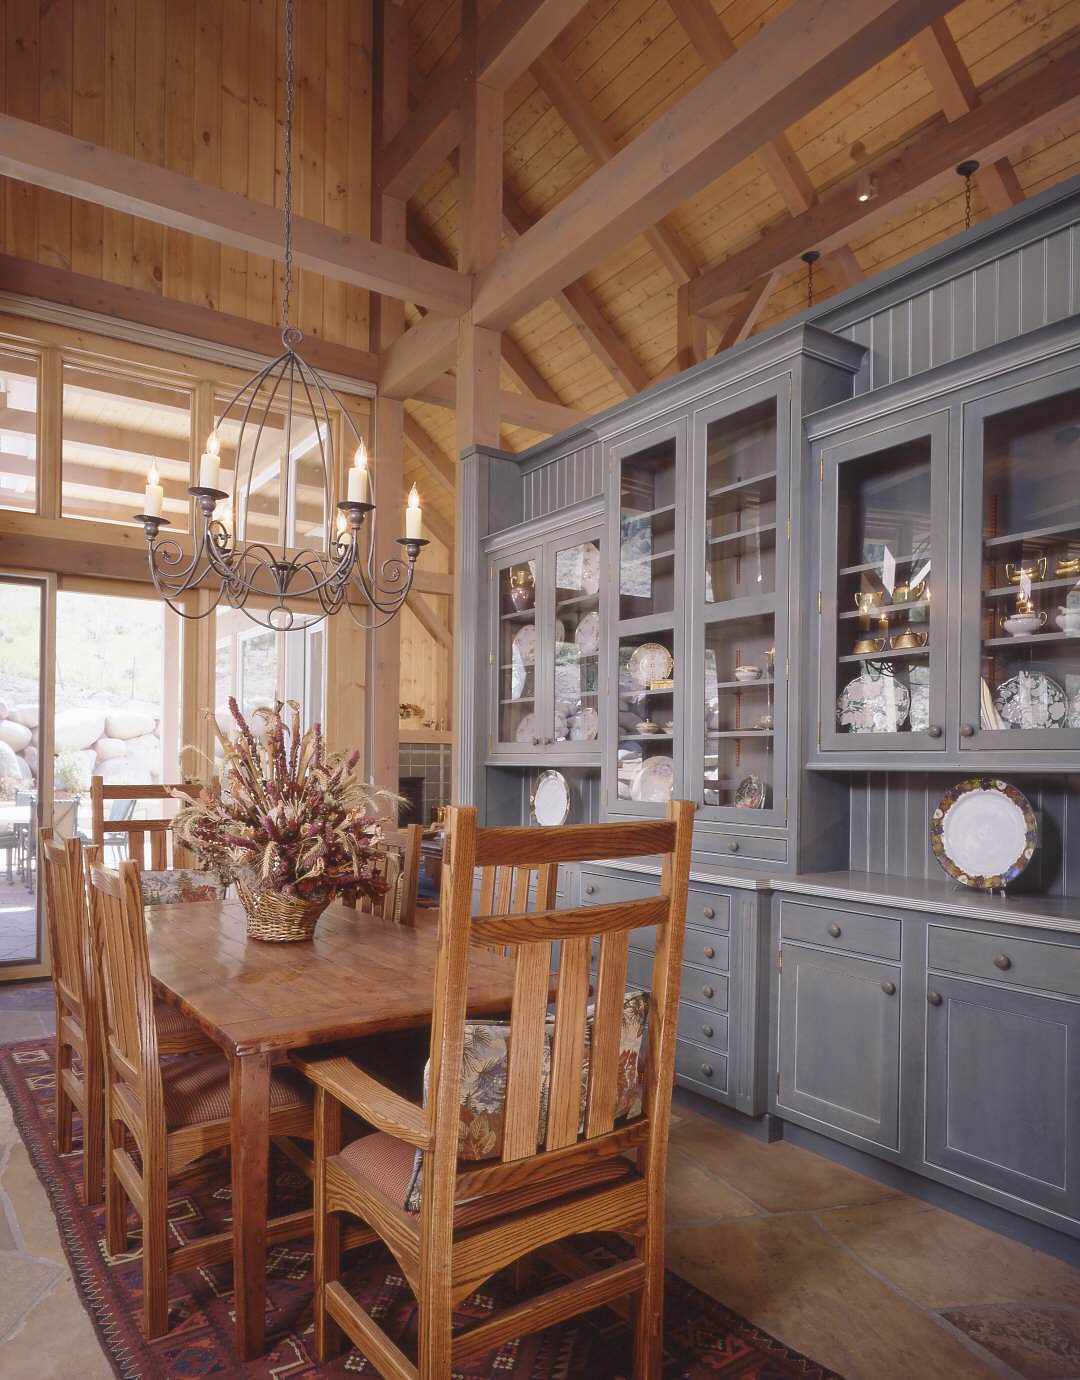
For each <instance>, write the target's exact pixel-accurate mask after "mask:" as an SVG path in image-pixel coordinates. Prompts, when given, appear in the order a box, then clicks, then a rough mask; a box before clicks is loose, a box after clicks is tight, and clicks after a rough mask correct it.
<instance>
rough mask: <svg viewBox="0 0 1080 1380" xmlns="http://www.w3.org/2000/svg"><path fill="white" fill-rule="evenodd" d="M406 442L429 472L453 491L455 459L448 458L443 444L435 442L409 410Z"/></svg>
mask: <svg viewBox="0 0 1080 1380" xmlns="http://www.w3.org/2000/svg"><path fill="white" fill-rule="evenodd" d="M405 444H406V445H407V446H408V447H409V449H410V450H411V451H412V453H413V454H414V455H415V456H416V458H417V459H418V460H419V461H420V462H421V464H422V465H423V466H424V468H425V469H426V470H427V472H428V473H429V474H430V475H432V476H433V478H435V479H437V480H438V481H439V483H440V484H443V485H445V486H446V488H448V489H449V490H450V492H451V493H453V492H454V485H455V483H456V481H457V473H456V467H455V465H454V463H453V461H452V460H450V459H449V458H448V456H447V455H446V454H445V453H444V451H443V450H442V447H441V446H437V445H436V444H435V442H434V441H433V440H432V439H431V437H430V436H429V435H428V434H427V432H426V431H425V430H424V428H423V427H422V426H421V425H420V423H419V422H418V421H417V420H416V418H415V417H410V416H409V414H408V413H407V412H406V413H405Z"/></svg>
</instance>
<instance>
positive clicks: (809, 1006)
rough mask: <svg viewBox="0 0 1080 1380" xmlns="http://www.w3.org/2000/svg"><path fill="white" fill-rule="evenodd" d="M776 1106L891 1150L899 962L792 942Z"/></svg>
mask: <svg viewBox="0 0 1080 1380" xmlns="http://www.w3.org/2000/svg"><path fill="white" fill-rule="evenodd" d="M782 955H783V958H782V964H781V969H780V1038H779V1050H778V1060H779V1080H778V1086H777V1094H776V1101H777V1106H778V1111H779V1112H780V1114H781V1115H783V1114H784V1113H785V1112H786V1111H791V1112H794V1113H797V1114H799V1116H798V1119H799V1120H802V1121H804V1122H805V1123H806V1124H811V1125H812V1124H813V1123H815V1122H817V1123H824V1124H825V1125H828V1126H832V1127H835V1128H836V1129H837V1130H839V1131H846V1132H848V1133H849V1134H851V1135H853V1136H858V1137H860V1138H861V1139H863V1140H867V1141H873V1142H874V1144H876V1145H881V1146H884V1147H885V1148H887V1149H890V1150H896V1149H897V1148H898V1133H899V1122H900V1105H899V1104H900V967H899V965H898V964H895V963H884V962H880V961H878V960H876V959H870V958H856V957H855V956H854V955H851V954H840V953H831V952H824V951H822V950H819V949H811V948H805V947H804V946H803V945H801V944H791V943H786V944H784V945H783V947H782Z"/></svg>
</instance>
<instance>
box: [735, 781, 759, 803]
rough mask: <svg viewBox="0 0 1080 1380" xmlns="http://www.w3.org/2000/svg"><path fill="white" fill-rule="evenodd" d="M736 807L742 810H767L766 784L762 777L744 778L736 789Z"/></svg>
mask: <svg viewBox="0 0 1080 1380" xmlns="http://www.w3.org/2000/svg"><path fill="white" fill-rule="evenodd" d="M735 805H736V808H737V809H740V810H763V809H764V808H765V783H764V781H762V779H761V777H760V776H754V775H750V776H744V777H743V779H742V780H741V781H740V782H739V784H738V785H737V786H736V787H735Z"/></svg>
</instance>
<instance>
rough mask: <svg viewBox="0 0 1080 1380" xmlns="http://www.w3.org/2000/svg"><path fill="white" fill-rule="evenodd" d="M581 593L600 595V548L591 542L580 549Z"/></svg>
mask: <svg viewBox="0 0 1080 1380" xmlns="http://www.w3.org/2000/svg"><path fill="white" fill-rule="evenodd" d="M581 592H582V594H599V593H600V548H599V547H598V546H594V545H593V543H592V542H591V541H590V542H586V543H585V545H584V546H583V547H582V548H581Z"/></svg>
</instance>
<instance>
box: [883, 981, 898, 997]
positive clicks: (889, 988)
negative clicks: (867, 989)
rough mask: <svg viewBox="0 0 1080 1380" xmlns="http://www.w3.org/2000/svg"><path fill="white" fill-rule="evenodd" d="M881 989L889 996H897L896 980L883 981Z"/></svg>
mask: <svg viewBox="0 0 1080 1380" xmlns="http://www.w3.org/2000/svg"><path fill="white" fill-rule="evenodd" d="M881 990H882V991H883V992H884V993H885V995H886V996H887V997H895V996H896V983H895V982H883V983H882V984H881Z"/></svg>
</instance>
